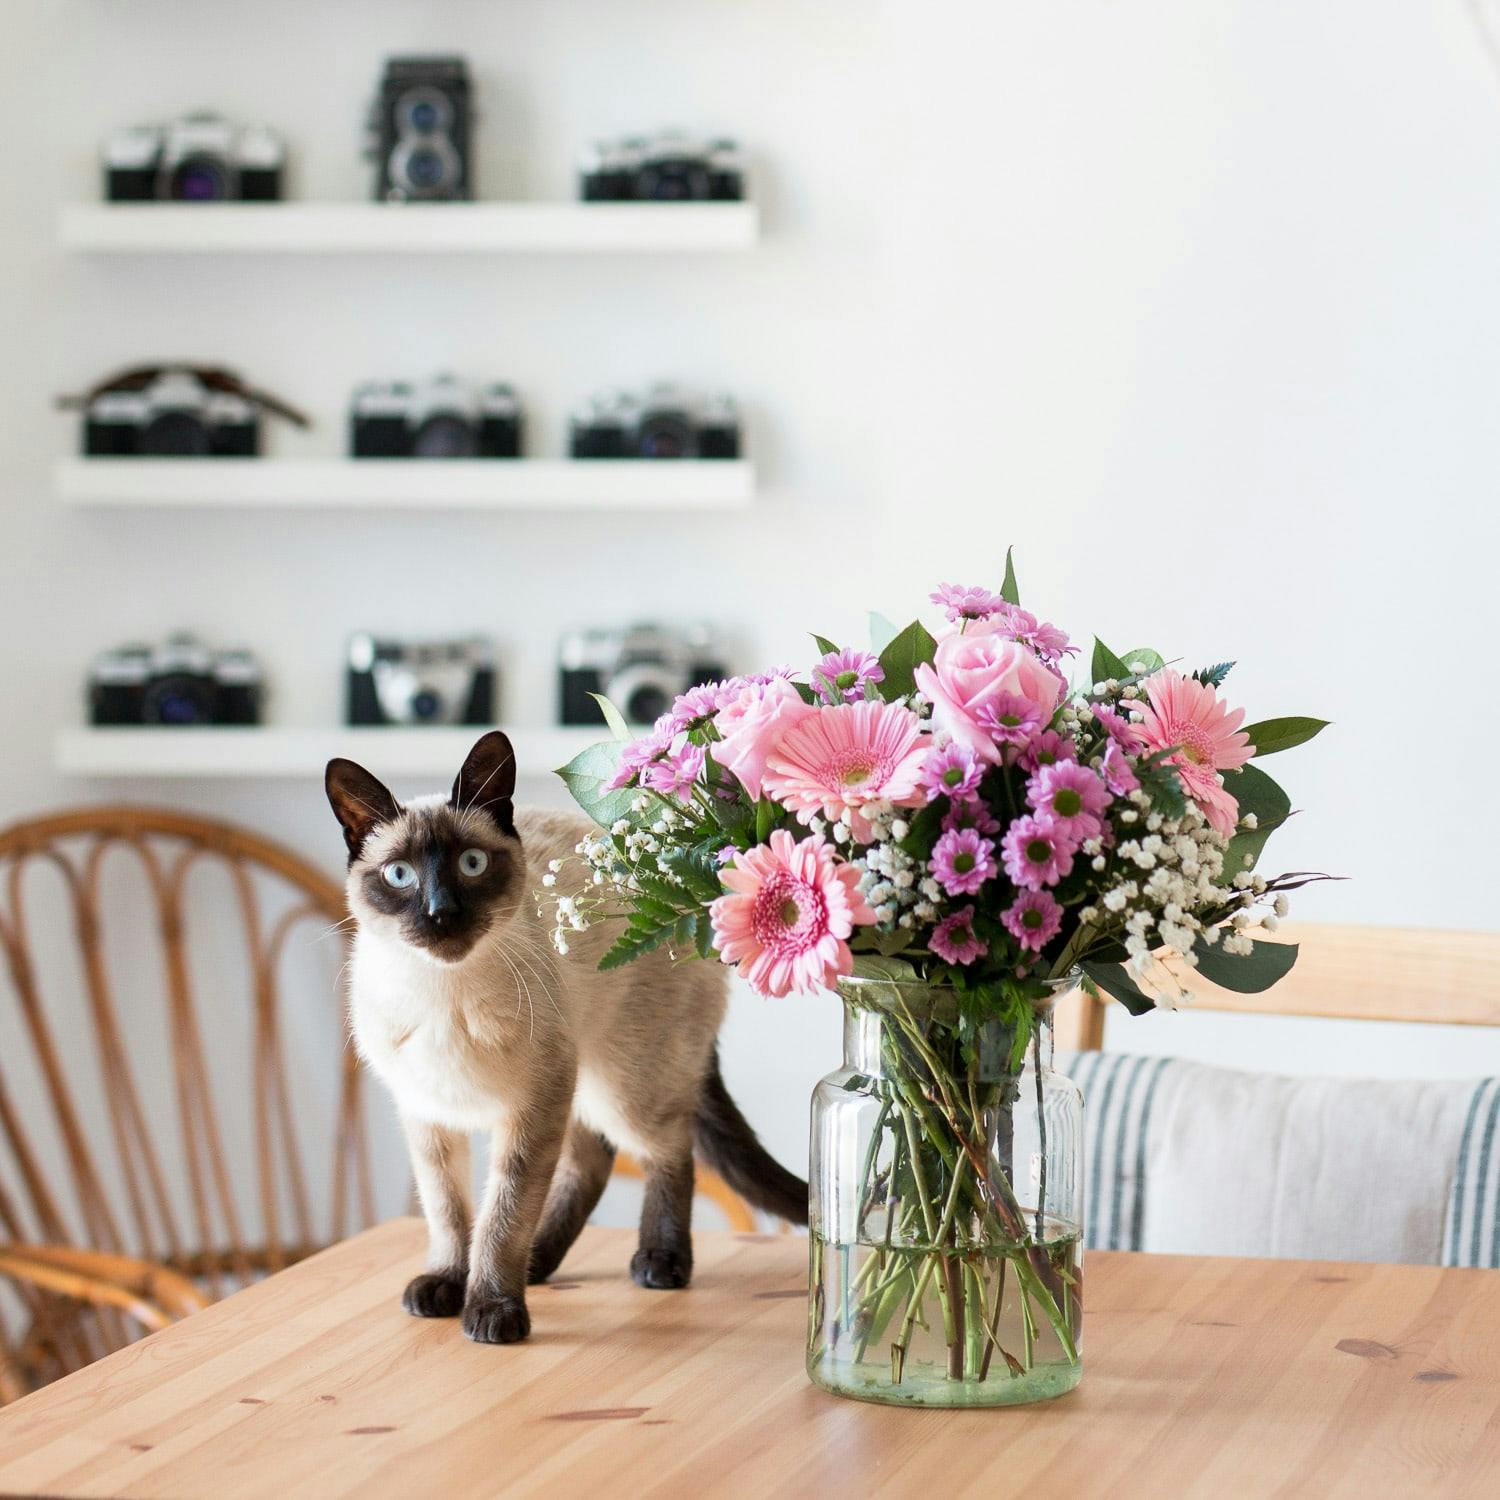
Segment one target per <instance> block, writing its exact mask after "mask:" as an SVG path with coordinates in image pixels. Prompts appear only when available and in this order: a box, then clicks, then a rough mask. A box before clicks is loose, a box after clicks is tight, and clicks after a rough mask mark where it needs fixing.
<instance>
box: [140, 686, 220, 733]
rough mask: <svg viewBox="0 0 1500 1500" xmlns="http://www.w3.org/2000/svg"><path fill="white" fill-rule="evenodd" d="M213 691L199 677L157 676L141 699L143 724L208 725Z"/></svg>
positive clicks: (211, 712)
mask: <svg viewBox="0 0 1500 1500" xmlns="http://www.w3.org/2000/svg"><path fill="white" fill-rule="evenodd" d="M213 705H214V694H213V686H212V684H211V683H208V682H206V681H205V680H204V679H203V678H201V677H159V678H157V679H156V681H155V682H153V683H152V684H151V685H150V686H149V687H148V688H147V689H146V692H145V695H144V696H143V698H142V700H141V722H142V723H144V724H209V723H212V722H213Z"/></svg>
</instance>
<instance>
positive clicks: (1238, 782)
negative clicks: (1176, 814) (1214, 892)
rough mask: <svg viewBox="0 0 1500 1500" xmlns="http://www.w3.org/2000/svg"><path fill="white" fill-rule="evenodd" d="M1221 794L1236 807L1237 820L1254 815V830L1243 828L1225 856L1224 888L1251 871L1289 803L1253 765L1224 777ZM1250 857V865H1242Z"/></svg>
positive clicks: (1283, 819)
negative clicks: (1226, 794) (1247, 815)
mask: <svg viewBox="0 0 1500 1500" xmlns="http://www.w3.org/2000/svg"><path fill="white" fill-rule="evenodd" d="M1224 790H1225V791H1226V792H1228V793H1229V795H1230V796H1231V797H1233V798H1234V799H1235V801H1236V802H1238V803H1239V807H1240V811H1239V816H1240V817H1242V818H1243V817H1244V816H1245V814H1246V813H1254V814H1255V825H1256V826H1255V827H1254V828H1242V829H1240V830H1239V832H1238V833H1236V834H1235V835H1234V837H1233V838H1232V839H1230V841H1229V848H1228V849H1227V850H1226V851H1225V854H1224V874H1223V876H1222V877H1221V883H1222V884H1225V885H1227V884H1228V883H1229V882H1230V881H1231V880H1233V879H1234V877H1235V876H1236V875H1238V874H1239V872H1240V871H1241V870H1253V869H1254V868H1255V862H1256V861H1257V860H1258V859H1259V858H1260V856H1261V851H1262V850H1263V849H1264V848H1265V847H1266V840H1267V839H1268V838H1270V837H1271V835H1272V834H1273V833H1274V832H1275V831H1276V830H1277V829H1278V828H1280V827H1281V825H1282V824H1283V823H1285V822H1286V820H1287V819H1288V818H1289V817H1290V816H1291V812H1292V799H1291V798H1290V797H1288V796H1287V794H1286V793H1285V792H1284V791H1282V789H1281V788H1280V787H1279V786H1277V785H1276V783H1275V782H1274V781H1272V780H1271V778H1270V777H1269V776H1267V775H1266V773H1265V772H1264V771H1262V770H1261V769H1260V768H1259V767H1258V766H1256V765H1255V764H1254V763H1253V762H1252V763H1251V764H1249V765H1245V766H1241V767H1240V769H1239V770H1238V771H1226V772H1225V773H1224ZM1246 855H1249V857H1250V863H1249V864H1246V863H1245V856H1246Z"/></svg>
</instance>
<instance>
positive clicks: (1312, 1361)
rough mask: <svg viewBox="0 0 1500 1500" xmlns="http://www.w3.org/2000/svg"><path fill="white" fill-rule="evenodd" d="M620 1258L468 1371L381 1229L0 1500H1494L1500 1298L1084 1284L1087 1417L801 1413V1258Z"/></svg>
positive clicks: (213, 1330) (1317, 1272)
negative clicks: (422, 1308)
mask: <svg viewBox="0 0 1500 1500" xmlns="http://www.w3.org/2000/svg"><path fill="white" fill-rule="evenodd" d="M633 1246H634V1236H633V1235H632V1234H631V1233H629V1232H627V1231H624V1230H605V1229H591V1230H589V1231H587V1232H586V1234H585V1236H584V1238H583V1239H582V1240H581V1241H580V1243H579V1245H578V1246H577V1247H576V1248H575V1250H574V1252H573V1254H572V1255H571V1256H570V1257H569V1258H568V1261H567V1263H566V1264H565V1265H564V1267H563V1269H562V1271H561V1272H560V1273H559V1277H558V1279H557V1280H556V1282H554V1283H553V1284H552V1285H550V1286H548V1287H539V1288H536V1289H534V1291H533V1294H532V1301H531V1308H532V1320H533V1333H532V1337H531V1339H530V1341H529V1342H527V1343H525V1344H520V1345H515V1346H512V1347H510V1348H499V1347H490V1346H485V1347H481V1346H479V1345H476V1344H471V1343H469V1342H468V1341H467V1340H466V1339H465V1338H464V1337H463V1335H462V1334H461V1333H460V1331H459V1328H458V1324H457V1323H456V1322H454V1321H446V1320H445V1321H433V1322H424V1321H419V1320H417V1319H415V1318H410V1317H407V1316H406V1315H405V1314H404V1313H403V1312H402V1311H401V1310H400V1308H399V1306H398V1303H397V1299H398V1295H399V1293H400V1290H401V1287H402V1286H403V1285H404V1283H405V1281H406V1279H407V1278H408V1277H409V1276H410V1275H411V1274H412V1273H413V1272H414V1271H415V1269H416V1268H417V1266H418V1263H419V1260H420V1257H421V1253H422V1230H421V1227H420V1225H418V1224H417V1223H416V1222H414V1221H410V1220H402V1221H398V1222H395V1223H391V1224H386V1225H384V1226H382V1227H381V1228H379V1229H374V1230H371V1231H369V1232H368V1233H366V1234H363V1235H360V1236H359V1237H358V1238H356V1239H353V1240H350V1241H349V1242H347V1243H346V1244H343V1245H340V1246H337V1247H336V1248H334V1249H332V1250H329V1251H327V1252H325V1253H324V1254H322V1255H319V1256H315V1257H314V1258H313V1259H312V1260H309V1261H305V1262H303V1263H302V1264H301V1265H298V1266H296V1267H294V1268H293V1269H291V1270H289V1271H285V1272H283V1273H282V1274H281V1275H279V1276H276V1277H274V1278H272V1279H271V1280H270V1281H266V1282H263V1283H261V1284H260V1285H258V1286H255V1287H252V1288H250V1289H249V1290H248V1291H245V1292H242V1293H240V1294H239V1295H238V1296H236V1297H233V1298H231V1299H230V1300H229V1301H227V1302H223V1303H220V1304H219V1305H218V1306H217V1307H214V1308H211V1309H209V1310H208V1311H207V1312H203V1313H200V1314H197V1315H196V1316H194V1317H192V1318H190V1319H188V1320H187V1321H186V1322H183V1323H179V1324H177V1325H176V1326H175V1327H173V1328H170V1329H168V1330H166V1331H165V1332H163V1333H160V1334H157V1335H155V1336H154V1337H152V1338H149V1339H146V1340H144V1341H143V1342H141V1343H139V1344H135V1345H133V1346H132V1347H131V1348H129V1349H126V1350H124V1351H122V1352H121V1353H119V1354H116V1355H113V1356H112V1357H111V1358H109V1359H106V1360H102V1361H101V1362H100V1363H98V1364H96V1365H93V1366H91V1367H90V1368H89V1369H86V1370H83V1371H80V1372H79V1373H78V1374H76V1375H73V1376H70V1377H69V1378H68V1379H66V1380H62V1381H59V1382H58V1383H57V1384H56V1385H53V1386H50V1387H48V1388H47V1389H46V1390H43V1391H40V1392H38V1393H36V1394H35V1395H32V1396H29V1397H27V1398H26V1399H25V1400H23V1401H20V1402H18V1403H16V1404H15V1405H13V1406H10V1407H7V1408H5V1409H4V1410H0V1494H3V1495H13V1494H22V1495H48V1496H68V1497H71V1496H85V1495H87V1496H118V1497H125V1496H171V1497H181V1500H199V1497H213V1500H230V1497H236V1496H256V1497H259V1496H272V1497H274V1500H301V1497H304V1496H307V1497H314V1496H315V1497H317V1500H330V1497H335V1496H352V1495H360V1496H369V1495H375V1496H382V1497H383V1496H400V1497H402V1500H420V1497H425V1496H439V1495H441V1496H443V1497H464V1496H488V1495H506V1496H510V1495H523V1496H524V1495H537V1496H541V1495H546V1496H574V1495H581V1494H587V1495H591V1496H594V1497H598V1500H604V1497H608V1496H612V1495H630V1496H636V1495H654V1496H693V1497H698V1496H716V1495H733V1496H756V1497H760V1496H765V1495H819V1496H821V1497H828V1496H843V1495H847V1496H849V1497H851V1500H854V1497H861V1500H862V1497H864V1496H868V1495H880V1496H929V1497H931V1496H941V1497H943V1500H947V1497H948V1496H956V1495H968V1494H974V1495H983V1496H985V1497H987V1500H993V1497H997V1496H1002V1495H1012V1494H1021V1493H1023V1492H1027V1487H1030V1486H1035V1487H1036V1488H1035V1490H1034V1493H1036V1494H1038V1495H1041V1494H1047V1495H1056V1496H1063V1497H1067V1500H1073V1497H1085V1496H1095V1495H1109V1496H1110V1497H1112V1500H1118V1497H1122V1496H1123V1497H1128V1496H1137V1495H1139V1496H1151V1497H1153V1500H1156V1497H1160V1496H1163V1495H1168V1496H1177V1495H1202V1496H1205V1497H1210V1496H1211V1497H1214V1500H1220V1497H1225V1496H1233V1497H1236V1500H1239V1497H1244V1496H1259V1495H1271V1494H1276V1495H1286V1494H1296V1495H1309V1496H1318V1497H1320V1500H1321V1497H1325V1496H1356V1497H1359V1500H1384V1497H1387V1496H1408V1495H1427V1494H1434V1495H1435V1494H1439V1493H1441V1494H1442V1495H1444V1496H1450V1497H1453V1496H1462V1495H1474V1496H1478V1495H1485V1496H1490V1497H1493V1496H1495V1495H1497V1494H1500V1272H1495V1271H1445V1270H1437V1269H1432V1268H1428V1267H1420V1266H1368V1265H1335V1264H1331V1263H1316V1264H1314V1263H1305V1262H1296V1261H1236V1260H1210V1259H1198V1258H1188V1257H1175V1256H1148V1255H1124V1254H1102V1253H1101V1254H1091V1255H1090V1256H1089V1257H1088V1263H1087V1280H1086V1285H1087V1298H1086V1303H1085V1315H1084V1339H1085V1350H1084V1377H1083V1384H1082V1386H1081V1387H1080V1388H1079V1389H1078V1390H1077V1391H1076V1392H1074V1393H1073V1394H1072V1395H1069V1396H1065V1397H1063V1398H1061V1399H1060V1400H1057V1401H1054V1402H1051V1403H1048V1404H1046V1405H1041V1406H1032V1407H1012V1408H1006V1409H999V1410H990V1411H977V1412H973V1411H970V1412H939V1411H917V1410H908V1409H901V1408H890V1407H880V1406H867V1405H861V1404H859V1403H856V1402H852V1401H845V1400H840V1399H838V1398H836V1397H833V1396H828V1395H825V1394H824V1393H823V1392H821V1391H818V1390H816V1389H814V1387H812V1386H811V1385H809V1384H808V1382H807V1379H806V1377H805V1375H804V1374H803V1371H802V1352H803V1339H804V1335H805V1329H806V1321H807V1314H806V1305H805V1298H804V1286H805V1282H806V1241H805V1240H803V1239H801V1238H800V1237H793V1236H788V1235H782V1236H777V1235H743V1234H741V1235H731V1234H702V1235H699V1236H698V1251H697V1260H698V1265H697V1273H696V1277H695V1280H694V1283H693V1287H692V1289H691V1290H690V1291H688V1292H646V1291H641V1290H638V1289H637V1288H636V1287H634V1286H633V1285H632V1284H631V1283H630V1281H629V1279H628V1277H627V1275H626V1265H627V1262H628V1260H629V1256H630V1251H631V1249H632V1248H633Z"/></svg>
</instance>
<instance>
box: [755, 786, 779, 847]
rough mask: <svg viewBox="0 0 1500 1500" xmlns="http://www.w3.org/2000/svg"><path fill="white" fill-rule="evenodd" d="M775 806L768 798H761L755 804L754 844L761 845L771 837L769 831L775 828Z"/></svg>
mask: <svg viewBox="0 0 1500 1500" xmlns="http://www.w3.org/2000/svg"><path fill="white" fill-rule="evenodd" d="M776 812H777V808H776V804H775V803H774V802H772V801H771V799H770V798H769V797H762V798H761V799H760V801H759V802H757V803H756V804H755V842H756V843H757V844H763V843H765V841H766V840H767V839H768V838H770V837H771V829H772V828H774V827H775V826H776Z"/></svg>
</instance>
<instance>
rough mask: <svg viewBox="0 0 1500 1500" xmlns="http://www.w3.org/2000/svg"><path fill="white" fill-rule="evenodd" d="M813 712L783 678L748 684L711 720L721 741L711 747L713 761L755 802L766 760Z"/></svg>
mask: <svg viewBox="0 0 1500 1500" xmlns="http://www.w3.org/2000/svg"><path fill="white" fill-rule="evenodd" d="M816 712H817V710H816V709H815V708H813V707H812V706H811V705H810V704H807V703H804V702H803V701H802V695H801V694H800V693H799V692H798V691H797V689H796V687H795V686H794V685H793V684H792V683H790V682H788V681H787V679H786V678H785V677H773V678H772V679H771V680H770V681H769V682H748V683H746V684H745V686H744V687H742V688H741V689H740V691H739V692H738V693H737V694H736V695H735V696H734V697H733V698H731V699H730V700H729V702H728V703H726V704H725V705H724V706H723V707H722V708H721V709H720V710H719V712H718V713H717V714H716V715H715V716H714V727H715V728H716V729H717V730H718V731H719V733H720V734H721V735H723V737H724V738H723V741H722V743H720V744H717V745H715V746H713V749H712V754H713V758H714V759H715V760H716V761H718V763H719V764H720V765H721V766H723V767H724V769H725V770H727V771H732V772H733V773H734V774H735V775H736V776H738V777H739V779H740V784H741V785H742V786H743V787H744V788H745V790H746V791H747V792H748V793H749V794H750V795H751V796H752V797H757V798H758V797H759V796H760V795H761V779H762V778H763V777H764V776H765V774H766V758H767V756H769V755H770V754H771V752H772V751H773V750H775V748H776V747H777V745H779V744H780V743H781V738H782V736H783V735H785V734H786V732H787V731H788V730H789V729H792V728H794V727H795V726H796V725H798V724H800V723H801V722H802V721H803V720H804V719H805V718H806V717H807V716H808V715H809V714H813V713H816Z"/></svg>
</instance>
